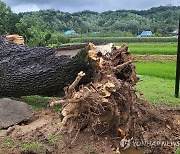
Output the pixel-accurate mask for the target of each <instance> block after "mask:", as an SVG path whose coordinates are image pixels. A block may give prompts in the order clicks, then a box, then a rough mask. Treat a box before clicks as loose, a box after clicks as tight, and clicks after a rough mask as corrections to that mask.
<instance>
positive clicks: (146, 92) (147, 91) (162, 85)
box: [137, 65, 180, 106]
mask: <svg viewBox="0 0 180 154" xmlns="http://www.w3.org/2000/svg"><path fill="white" fill-rule="evenodd" d="M149 66H151V65H149ZM137 89H138V90H139V91H140V92H141V93H142V94H143V96H142V97H143V98H144V99H146V100H148V101H149V102H150V103H152V104H154V105H162V104H167V105H171V106H175V105H177V106H180V99H178V98H175V97H174V80H169V79H163V78H157V77H154V76H144V75H141V76H140V82H139V83H138V84H137Z"/></svg>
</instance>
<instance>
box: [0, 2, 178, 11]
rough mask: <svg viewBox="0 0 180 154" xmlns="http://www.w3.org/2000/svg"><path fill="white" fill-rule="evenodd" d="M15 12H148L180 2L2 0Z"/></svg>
mask: <svg viewBox="0 0 180 154" xmlns="http://www.w3.org/2000/svg"><path fill="white" fill-rule="evenodd" d="M2 1H3V2H5V3H6V5H8V6H10V7H11V9H12V10H13V12H15V13H19V12H26V11H38V10H43V9H55V10H60V11H63V12H70V13H72V12H78V11H83V10H91V11H96V12H104V11H109V10H112V11H114V10H121V9H128V10H129V9H134V10H146V9H149V8H151V7H158V6H160V5H173V6H180V0H2Z"/></svg>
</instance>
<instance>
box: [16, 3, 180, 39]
mask: <svg viewBox="0 0 180 154" xmlns="http://www.w3.org/2000/svg"><path fill="white" fill-rule="evenodd" d="M179 13H180V7H174V6H160V7H157V8H152V9H149V10H143V11H135V10H117V11H107V12H103V13H97V12H92V11H82V12H77V13H65V12H61V11H55V10H52V9H51V10H40V11H36V12H28V13H21V14H19V16H25V15H27V14H28V15H29V14H30V15H35V16H37V17H42V19H43V21H44V22H45V23H46V24H47V27H48V29H50V30H52V31H57V32H64V31H66V30H67V29H74V30H75V31H76V32H77V33H78V34H82V33H89V34H90V33H92V32H100V33H103V32H105V33H106V32H115V31H119V32H130V34H133V35H135V36H138V35H139V34H140V33H141V32H142V31H143V30H151V31H152V32H153V33H154V34H156V36H170V35H171V32H172V31H173V30H174V29H176V28H177V27H178V16H179ZM109 36H111V35H109ZM113 36H114V35H113ZM120 36H122V35H120Z"/></svg>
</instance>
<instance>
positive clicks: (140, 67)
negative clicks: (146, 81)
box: [135, 62, 176, 80]
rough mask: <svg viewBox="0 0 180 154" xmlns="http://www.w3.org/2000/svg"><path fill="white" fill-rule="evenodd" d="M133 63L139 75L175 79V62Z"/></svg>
mask: <svg viewBox="0 0 180 154" xmlns="http://www.w3.org/2000/svg"><path fill="white" fill-rule="evenodd" d="M135 65H136V71H137V73H138V74H139V75H147V76H153V77H160V78H163V79H171V80H175V72H176V63H175V62H136V63H135Z"/></svg>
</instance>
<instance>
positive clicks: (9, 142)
mask: <svg viewBox="0 0 180 154" xmlns="http://www.w3.org/2000/svg"><path fill="white" fill-rule="evenodd" d="M1 147H4V148H15V147H16V144H15V143H14V142H13V141H12V140H10V139H5V140H4V141H3V143H2V144H1Z"/></svg>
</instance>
